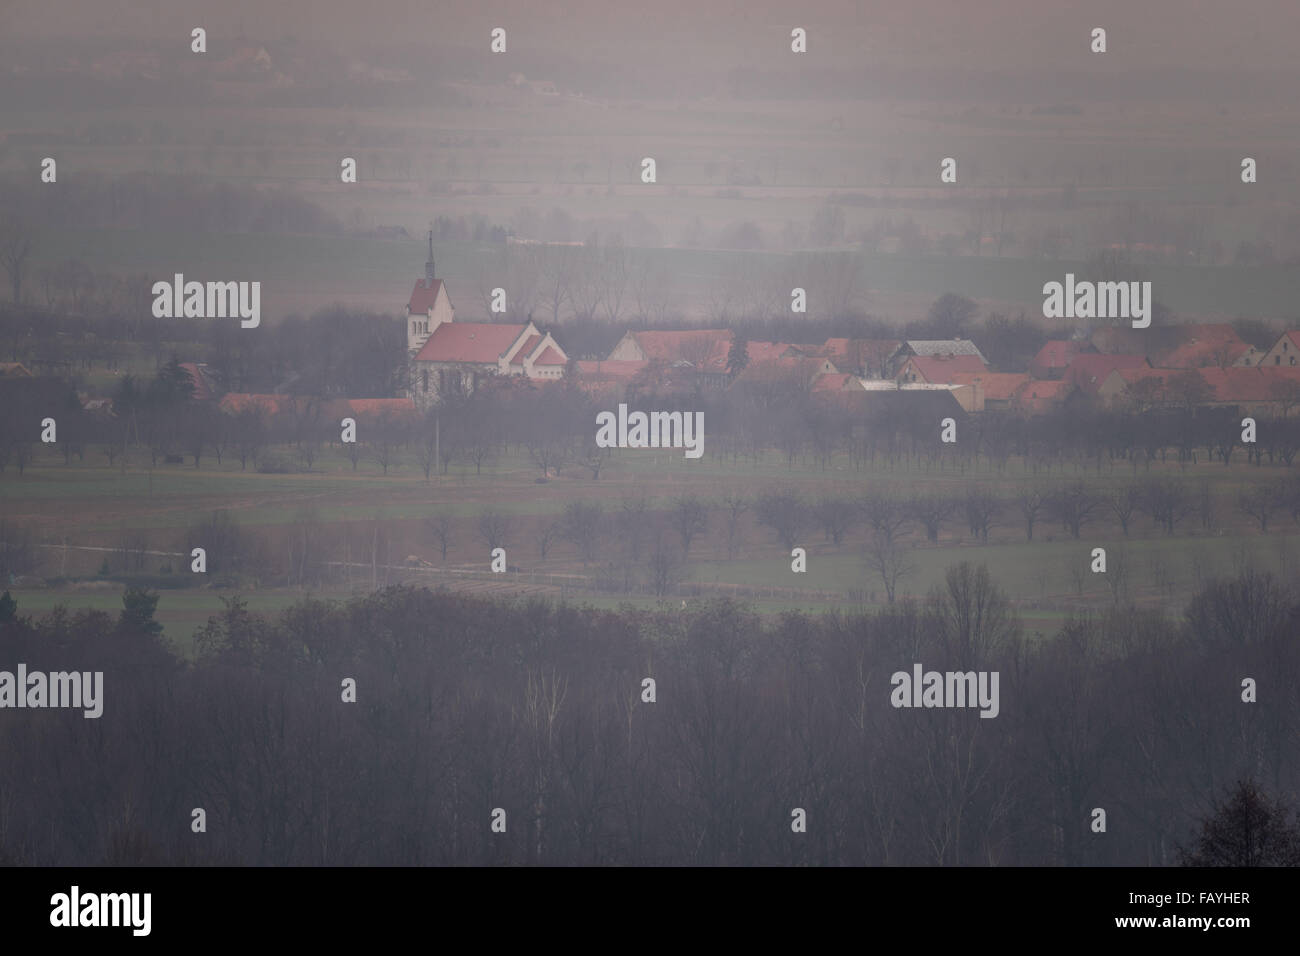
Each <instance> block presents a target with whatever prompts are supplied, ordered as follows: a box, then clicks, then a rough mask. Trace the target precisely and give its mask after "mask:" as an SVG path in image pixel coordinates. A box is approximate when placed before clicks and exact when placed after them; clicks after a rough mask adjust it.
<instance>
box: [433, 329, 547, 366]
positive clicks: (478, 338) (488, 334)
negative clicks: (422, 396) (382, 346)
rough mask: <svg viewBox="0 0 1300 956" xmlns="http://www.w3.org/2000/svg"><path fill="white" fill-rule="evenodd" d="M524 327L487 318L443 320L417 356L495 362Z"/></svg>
mask: <svg viewBox="0 0 1300 956" xmlns="http://www.w3.org/2000/svg"><path fill="white" fill-rule="evenodd" d="M525 328H527V326H523V325H495V324H492V323H488V322H444V323H442V325H440V326H438V328H437V329H435V330H434V333H433V334H432V335H430V336H429V338H428V341H426V342H425V343H424V346H423V347H422V348H421V349H420V352H419V354H418V355H416V356H415V360H416V361H417V362H475V363H478V364H484V365H486V364H492V365H495V364H496V363H497V362H498V361H499V360H500V358H501V356H502V354H504V353H505V352H507V351H508V350H509V349H510V346H511V345H513V344H514V342H515V339H517V338H519V336H520V335H522V334H523V331H524V329H525Z"/></svg>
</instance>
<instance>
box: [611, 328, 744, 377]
mask: <svg viewBox="0 0 1300 956" xmlns="http://www.w3.org/2000/svg"><path fill="white" fill-rule="evenodd" d="M632 334H633V336H634V337H635V338H636V342H637V344H638V345H639V346H641V351H642V352H644V353H645V357H646V358H647V359H651V360H654V359H659V360H661V361H665V362H677V361H682V360H686V361H689V362H690V363H691V364H692V365H694V366H695V367H696V368H697V369H713V370H723V369H725V368H726V367H727V353H728V351H730V349H731V331H730V330H729V329H699V330H693V331H688V332H634V333H632Z"/></svg>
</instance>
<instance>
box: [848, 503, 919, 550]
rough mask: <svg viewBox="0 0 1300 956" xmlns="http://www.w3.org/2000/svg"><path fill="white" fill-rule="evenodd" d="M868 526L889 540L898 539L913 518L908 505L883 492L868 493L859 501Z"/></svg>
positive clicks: (860, 509)
mask: <svg viewBox="0 0 1300 956" xmlns="http://www.w3.org/2000/svg"><path fill="white" fill-rule="evenodd" d="M858 510H859V511H861V512H862V517H863V519H864V520H865V521H866V522H867V526H868V527H869V528H871V530H872V532H873V533H875V534H877V535H882V536H883V537H884V538H885V539H886V540H888V541H896V540H897V539H898V538H899V537H901V536H902V534H903V529H904V528H906V527H907V522H908V521H910V520H911V517H910V516H909V515H908V512H907V506H906V505H905V504H904V503H903V502H901V501H898V500H896V499H894V498H891V497H889V496H888V495H885V494H883V493H874V494H870V495H867V496H866V497H864V498H862V499H861V500H860V501H859V502H858Z"/></svg>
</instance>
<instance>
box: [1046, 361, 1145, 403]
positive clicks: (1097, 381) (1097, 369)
mask: <svg viewBox="0 0 1300 956" xmlns="http://www.w3.org/2000/svg"><path fill="white" fill-rule="evenodd" d="M1150 367H1151V363H1150V362H1148V361H1147V359H1146V356H1145V355H1100V354H1097V353H1089V354H1086V355H1076V356H1075V357H1074V358H1073V359H1072V360H1071V361H1070V364H1069V365H1068V366H1067V367H1066V369H1065V375H1064V376H1063V377H1062V381H1065V382H1069V383H1070V384H1071V385H1073V386H1074V387H1075V388H1077V389H1078V390H1079V391H1080V392H1082V393H1083V394H1084V395H1096V394H1097V392H1098V391H1099V390H1100V388H1101V383H1102V382H1104V381H1105V380H1106V376H1108V375H1109V374H1110V373H1111V372H1113V371H1114V370H1115V369H1117V368H1150Z"/></svg>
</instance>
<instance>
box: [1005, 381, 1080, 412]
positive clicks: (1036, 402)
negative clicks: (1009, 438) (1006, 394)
mask: <svg viewBox="0 0 1300 956" xmlns="http://www.w3.org/2000/svg"><path fill="white" fill-rule="evenodd" d="M1072 390H1073V386H1072V385H1071V384H1070V383H1069V382H1067V381H1065V380H1063V379H1062V380H1059V381H1053V382H1038V381H1033V380H1030V381H1028V382H1025V384H1023V385H1021V386H1020V388H1019V389H1017V390H1016V394H1015V396H1014V400H1015V402H1016V404H1018V405H1020V406H1021V407H1022V408H1024V409H1026V410H1028V411H1031V412H1044V411H1047V410H1048V409H1049V408H1051V407H1052V406H1054V405H1057V404H1059V403H1060V402H1061V401H1062V400H1064V398H1065V397H1066V396H1067V395H1069V394H1070V392H1071V391H1072Z"/></svg>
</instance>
